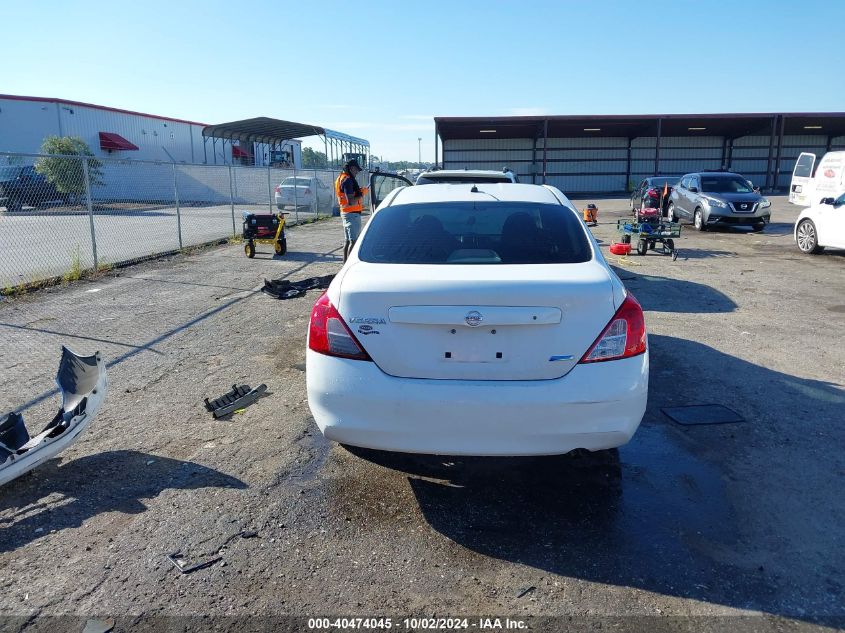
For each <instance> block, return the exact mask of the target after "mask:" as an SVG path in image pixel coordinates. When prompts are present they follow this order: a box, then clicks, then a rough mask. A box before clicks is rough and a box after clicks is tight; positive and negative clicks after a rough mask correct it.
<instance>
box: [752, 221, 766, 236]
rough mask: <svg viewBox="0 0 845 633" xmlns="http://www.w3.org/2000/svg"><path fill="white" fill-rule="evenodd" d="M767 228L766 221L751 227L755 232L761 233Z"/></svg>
mask: <svg viewBox="0 0 845 633" xmlns="http://www.w3.org/2000/svg"><path fill="white" fill-rule="evenodd" d="M765 228H766V223H765V222H758V223H757V224H755V225H754V226H752V227H751V230H752V231H754V232H755V233H760V232H761V231H762V230H763V229H765Z"/></svg>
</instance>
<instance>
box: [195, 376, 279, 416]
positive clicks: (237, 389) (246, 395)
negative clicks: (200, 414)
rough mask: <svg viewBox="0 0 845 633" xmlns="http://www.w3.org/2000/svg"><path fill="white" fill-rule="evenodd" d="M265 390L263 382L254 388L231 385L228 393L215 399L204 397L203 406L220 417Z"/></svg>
mask: <svg viewBox="0 0 845 633" xmlns="http://www.w3.org/2000/svg"><path fill="white" fill-rule="evenodd" d="M265 391H267V385H265V384H261V385H258V386H257V387H256V388H255V389H250V387H249V385H240V386H238V385H232V390H231V391H230V392H229V393H226V394H223V395H222V396H220V397H219V398H217V399H216V400H209V399H208V398H206V399H205V408H206V409H208V410H209V411H210V412H211V414H212V415H213V416H214V417H215V418H222V417H225V416H227V415H229V414H230V413H233V412H235V411H237V410H238V409H243V408H244V407H246V406H247V405H250V404H252V403H253V402H255V401H256V400H258V398H259V397H261V394H263V393H264V392H265Z"/></svg>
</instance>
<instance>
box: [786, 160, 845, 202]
mask: <svg viewBox="0 0 845 633" xmlns="http://www.w3.org/2000/svg"><path fill="white" fill-rule="evenodd" d="M843 191H845V152H841V151H840V152H828V153H827V154H825V155H824V156H822V159H821V160H820V161H819V162H818V165H816V155H815V154H811V153H809V152H803V153H801V155H799V156H798V160H796V161H795V168H794V169H793V170H792V182H791V183H790V185H789V201H790V202H791V203H793V204H798V205H802V206H809V205H815V204H817V203H818V202H819V200H821V199H822V198H829V197H831V196H833V197H834V198H835V197H836V196H837V195H839V194H840V193H841V192H843Z"/></svg>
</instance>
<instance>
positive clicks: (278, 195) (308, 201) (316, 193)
mask: <svg viewBox="0 0 845 633" xmlns="http://www.w3.org/2000/svg"><path fill="white" fill-rule="evenodd" d="M274 198H275V202H276V208H277V209H291V208H297V209H302V208H306V209H314V208H316V209H319V210H325V209H327V208H331V205H332V202H333V201H334V192H333V191H332V188H331V187H330V186H329V185H327V184H325V183H324V182H323V181H321V180H320V179H319V178H314V177H308V176H295V177H294V176H291V177H289V178H285V179H284V180H283V181H282V183H281V184H280V185H277V186H276V189H275V195H274ZM315 204H316V207H315Z"/></svg>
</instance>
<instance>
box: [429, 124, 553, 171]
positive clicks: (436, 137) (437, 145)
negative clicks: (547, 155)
mask: <svg viewBox="0 0 845 633" xmlns="http://www.w3.org/2000/svg"><path fill="white" fill-rule="evenodd" d="M438 131H439V130H438V129H437V123H435V124H434V168H435V169H437V160H438V156H437V155H438V154H439V153H440V136H439V134H438ZM536 141H537V139H534V142H535V144H536Z"/></svg>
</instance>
